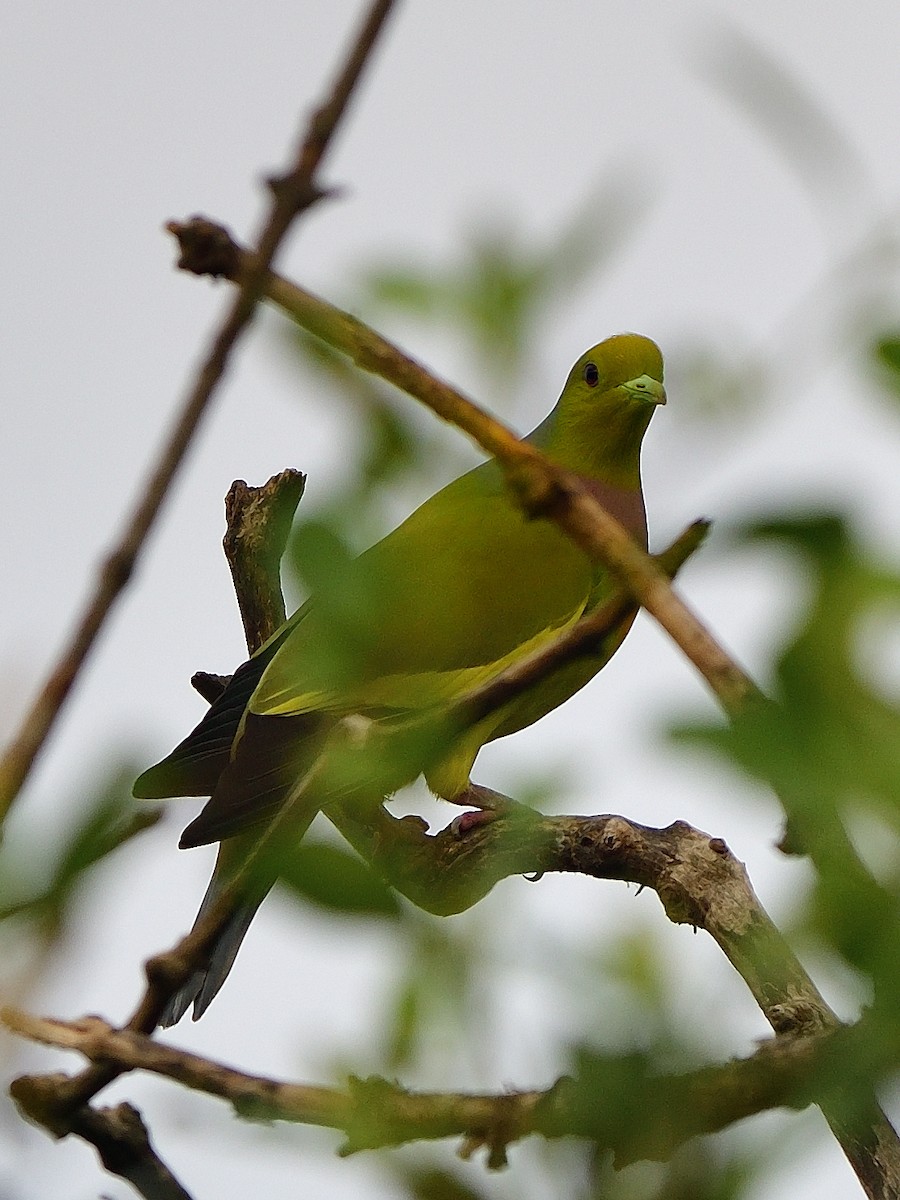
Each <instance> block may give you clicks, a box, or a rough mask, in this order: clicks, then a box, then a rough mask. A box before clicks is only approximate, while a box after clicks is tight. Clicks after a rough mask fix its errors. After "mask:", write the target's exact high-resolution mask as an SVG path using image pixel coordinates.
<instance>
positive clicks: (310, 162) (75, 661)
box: [0, 0, 392, 826]
mask: <svg viewBox="0 0 900 1200" xmlns="http://www.w3.org/2000/svg"><path fill="white" fill-rule="evenodd" d="M391 8H392V0H375V3H373V4H372V6H371V9H370V11H369V13H368V15H367V17H366V20H365V22H364V24H363V26H362V28H361V30H360V33H359V35H358V36H357V38H356V39H355V41H354V43H353V46H352V47H351V50H350V53H349V55H348V57H347V60H346V64H345V66H344V67H343V69H342V70H341V72H340V75H339V77H338V79H337V82H336V84H335V86H334V88H333V90H332V92H331V94H330V96H329V97H328V99H327V100H326V101H325V103H324V104H323V105H322V106H321V108H319V109H318V110H317V111H316V112H315V113H314V114H313V117H312V119H311V121H310V125H309V129H308V132H307V135H306V138H305V140H304V142H303V144H302V145H301V147H300V149H299V151H298V154H297V156H296V161H295V163H294V165H293V166H292V168H291V169H290V170H289V171H288V172H287V173H286V174H285V175H283V176H281V177H280V178H278V179H276V180H272V181H270V183H271V188H272V197H273V199H272V203H271V205H270V207H269V212H268V214H267V216H266V219H265V221H264V223H263V226H262V229H261V232H260V234H259V237H258V239H257V250H256V252H255V254H254V256H253V259H254V261H253V265H252V267H250V268H249V269H248V270H247V271H246V272H245V273H244V275H243V277H242V279H241V282H240V285H239V287H238V292H237V294H236V296H235V297H234V299H233V301H232V303H231V305H230V307H229V309H228V312H227V314H226V316H225V319H224V321H223V322H222V324H221V326H220V328H219V330H218V332H217V333H216V335H215V337H214V338H213V340H212V344H211V346H210V348H209V350H208V351H207V354H206V357H205V359H204V361H203V363H202V365H201V367H200V369H199V371H198V372H197V377H196V380H195V382H194V384H193V386H192V388H191V390H190V393H189V394H188V397H187V399H186V401H185V404H184V408H183V410H182V413H181V415H180V416H179V418H178V420H177V422H176V424H175V427H174V429H173V430H172V432H171V433H170V435H169V439H168V441H167V442H166V444H165V446H164V447H163V450H162V452H161V453H160V456H159V459H158V461H157V463H156V466H155V467H154V468H153V470H152V471H151V473H150V476H149V478H148V480H147V483H146V485H145V488H144V492H143V495H142V496H141V497H140V499H139V501H138V504H137V506H136V508H135V509H134V512H133V513H132V515H131V517H130V518H129V519H128V521H127V522H126V525H125V529H124V530H123V533H122V536H121V538H120V540H119V542H118V544H117V546H116V547H115V549H114V550H113V551H112V553H111V554H110V555H109V556H108V557H107V559H106V561H105V562H104V563H103V565H102V567H101V569H100V572H99V575H98V578H97V582H96V585H95V588H94V593H93V595H92V596H91V597H90V598H89V600H88V603H87V606H86V608H85V610H84V613H83V614H82V616H81V617H80V619H79V620H78V622H77V623H76V626H75V629H74V631H73V633H72V636H71V639H70V641H69V643H68V645H67V646H66V647H65V648H64V650H63V651H62V653H61V655H60V658H59V660H58V662H57V664H56V665H55V667H54V668H53V670H52V671H51V673H50V677H49V678H48V679H47V681H46V682H45V684H44V686H43V688H42V689H41V691H40V693H39V695H38V697H37V699H36V700H35V701H34V703H33V705H32V707H31V709H30V710H29V712H28V713H27V714H26V716H25V719H24V721H23V722H22V725H21V727H20V729H19V731H18V733H17V734H16V736H15V738H14V739H13V741H12V742H11V743H10V745H9V746H8V747H7V749H6V751H5V753H4V755H3V757H2V759H0V826H2V824H3V821H4V819H5V817H6V814H7V812H8V811H9V808H10V806H11V805H12V804H13V802H14V801H15V798H16V796H17V795H18V794H19V791H20V790H21V787H22V784H23V783H24V782H25V779H26V778H27V776H28V773H29V772H30V770H31V768H32V766H33V764H34V761H35V759H36V758H37V756H38V754H39V753H40V750H41V748H42V747H43V745H44V743H45V742H46V740H47V737H48V736H49V734H50V731H51V729H52V728H53V725H54V723H55V721H56V718H57V716H58V714H59V712H60V710H61V709H62V706H63V704H64V703H65V701H66V698H67V696H68V695H69V693H70V691H71V689H72V686H73V684H74V683H75V680H76V678H77V677H78V674H79V672H80V670H81V667H82V665H83V664H84V662H85V660H86V659H87V656H88V654H89V653H90V651H91V649H92V647H93V645H94V642H95V640H96V638H97V635H98V633H99V632H100V630H101V628H102V627H103V624H104V622H105V621H106V618H107V616H108V614H109V612H110V611H111V609H112V606H113V604H114V603H115V601H116V599H117V597H118V596H119V594H120V593H121V592H122V590H123V589H124V588H125V586H126V584H127V583H128V581H129V579H130V578H131V575H132V573H133V571H134V567H135V564H136V562H137V560H138V557H139V555H140V552H141V549H142V547H143V545H144V542H145V540H146V537H147V534H148V533H149V532H150V529H151V528H152V526H153V524H154V522H155V520H156V518H157V516H158V514H159V511H160V509H161V507H162V504H163V501H164V499H165V497H166V495H167V494H168V491H169V488H170V486H171V484H172V481H173V480H174V478H175V476H176V474H177V472H178V469H179V467H180V466H181V464H182V462H183V461H184V456H185V452H186V451H187V448H188V446H189V445H190V443H191V441H192V440H193V438H194V435H195V434H196V432H197V429H198V428H199V425H200V422H201V420H202V418H203V416H204V414H205V412H206V410H207V407H208V404H209V401H210V398H211V397H212V395H213V392H214V390H215V388H216V386H217V384H218V383H219V380H220V379H221V378H222V376H223V375H224V373H225V370H226V367H227V365H228V361H229V358H230V356H231V352H232V350H233V348H234V346H235V344H236V343H237V340H238V338H239V337H240V335H241V334H242V332H243V331H244V329H245V328H246V327H247V326H248V325H249V323H250V321H251V320H252V318H253V313H254V309H255V307H256V302H257V300H258V298H259V296H260V294H261V292H262V289H263V287H264V285H265V281H266V279H267V277H268V269H269V265H270V263H271V262H272V260H273V258H274V256H275V253H276V252H277V250H278V248H279V246H280V244H281V242H282V239H283V238H284V236H285V234H286V233H287V231H288V229H289V227H290V225H291V223H292V222H293V221H294V219H295V218H296V217H297V216H298V215H299V214H300V213H301V212H303V211H304V210H305V209H306V208H309V207H310V205H312V204H313V203H315V201H316V200H318V199H319V198H320V197H321V196H322V194H323V193H322V192H321V191H320V190H319V188H318V186H317V184H316V182H315V173H316V171H317V169H318V167H319V164H320V163H321V161H322V158H323V156H324V154H325V152H326V150H327V148H328V146H329V145H330V143H331V140H332V137H333V135H334V132H335V130H336V129H337V126H338V124H339V122H340V119H341V117H342V116H343V114H344V112H345V111H346V108H347V104H348V103H349V100H350V97H351V95H352V93H353V90H354V88H355V86H356V84H357V82H358V80H359V78H360V75H361V74H362V71H363V68H364V67H365V64H366V62H367V61H368V58H369V56H370V54H371V51H372V49H373V47H374V44H375V41H376V39H377V37H378V33H379V31H380V30H381V28H382V26H383V24H384V21H385V18H386V17H387V15H388V13H389V12H390V10H391Z"/></svg>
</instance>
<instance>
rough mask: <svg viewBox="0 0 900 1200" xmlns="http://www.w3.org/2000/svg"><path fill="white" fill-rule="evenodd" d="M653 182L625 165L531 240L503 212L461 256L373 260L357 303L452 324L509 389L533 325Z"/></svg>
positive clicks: (621, 234) (489, 373) (582, 279)
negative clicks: (440, 261)
mask: <svg viewBox="0 0 900 1200" xmlns="http://www.w3.org/2000/svg"><path fill="white" fill-rule="evenodd" d="M650 194H651V189H649V188H647V187H646V186H640V184H639V181H638V180H636V178H635V176H634V172H629V171H627V170H626V169H624V168H622V169H619V170H617V171H616V172H615V175H614V176H612V175H611V182H609V183H608V184H606V185H605V186H603V187H601V188H598V189H595V190H594V191H593V192H592V193H591V194H590V195H589V196H588V197H587V198H586V199H585V201H584V202H583V203H582V204H581V205H580V206H579V207H578V208H577V209H576V210H575V211H573V212H572V213H571V214H570V215H569V216H568V218H566V219H565V220H564V222H563V223H562V226H561V227H560V229H559V230H558V231H557V233H556V234H555V236H553V237H551V238H550V239H547V240H545V242H544V244H543V245H536V242H537V239H536V238H534V237H533V236H531V235H526V234H523V233H518V232H516V231H515V230H513V229H512V227H511V225H510V223H509V221H504V222H503V223H500V222H495V223H493V224H490V223H488V222H485V221H482V222H481V223H480V224H479V226H478V227H477V228H476V229H474V230H473V231H471V232H470V233H469V235H468V237H467V239H466V240H465V242H464V252H463V255H462V257H461V258H460V259H459V261H458V262H456V263H453V264H452V265H450V266H446V267H439V266H435V265H434V264H433V263H428V264H426V263H421V264H420V263H413V262H408V263H405V264H403V265H397V264H396V263H392V264H390V265H387V266H377V265H375V266H372V267H371V268H370V269H369V270H368V271H367V272H366V273H365V274H364V275H363V277H362V281H361V293H362V299H361V306H362V308H363V309H364V310H368V309H369V308H374V310H375V312H376V313H378V312H380V311H382V312H383V311H385V310H387V311H400V312H403V313H406V314H407V315H411V316H414V317H418V318H420V319H424V320H435V321H440V322H441V323H442V324H443V325H444V326H446V325H447V324H450V325H451V326H455V328H456V329H457V330H458V331H459V332H460V333H461V334H462V336H463V338H464V339H465V341H466V342H467V343H468V345H469V349H470V352H471V354H472V355H473V358H474V359H475V361H476V363H477V364H478V366H479V368H480V369H481V370H482V371H483V372H484V374H485V377H486V379H487V381H488V385H489V386H491V387H493V388H497V387H499V388H501V389H503V390H505V391H507V392H509V391H512V390H513V389H514V388H515V387H516V386H517V385H518V383H519V381H520V380H521V379H522V377H523V375H524V374H526V373H527V370H528V366H529V358H530V354H529V351H530V348H531V346H532V345H534V343H535V341H536V332H537V328H538V325H539V324H540V323H541V322H543V321H546V319H547V317H548V315H549V312H550V309H551V308H552V306H553V305H554V304H556V303H557V302H559V301H562V300H566V301H571V300H572V299H573V297H574V294H575V293H576V292H577V290H578V288H580V287H581V286H583V285H584V284H585V283H586V282H587V281H588V280H589V279H590V278H592V277H596V275H597V272H598V271H599V269H600V268H601V266H602V265H603V263H604V262H605V261H606V260H607V259H608V258H609V256H610V255H611V254H612V253H613V252H614V251H615V250H617V249H618V248H619V247H620V246H621V244H622V243H623V242H624V241H625V239H626V238H627V236H628V234H629V233H630V232H631V229H632V228H633V227H634V225H635V224H636V223H637V222H638V221H639V220H640V219H641V218H642V216H643V214H644V211H645V204H644V203H643V202H642V201H641V199H638V200H636V199H635V197H639V198H642V197H646V196H649V195H650Z"/></svg>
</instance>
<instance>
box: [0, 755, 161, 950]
mask: <svg viewBox="0 0 900 1200" xmlns="http://www.w3.org/2000/svg"><path fill="white" fill-rule="evenodd" d="M134 775H135V771H134V768H133V767H132V766H131V765H130V764H129V765H128V766H126V767H122V768H120V769H118V770H116V771H115V772H114V773H113V774H112V775H111V777H110V778H109V779H108V780H107V781H106V783H105V785H104V786H103V790H102V791H100V792H99V794H98V795H97V797H96V799H95V800H94V802H93V804H91V805H90V806H89V807H88V808H87V809H86V810H85V812H84V813H83V815H82V816H81V819H80V820H79V822H78V823H77V825H76V826H75V828H74V829H73V830H72V831H71V832H70V833H69V835H68V836H67V839H66V840H65V841H64V842H63V844H62V845H61V846H60V847H59V850H58V857H57V860H56V863H55V865H54V867H53V871H52V876H51V878H50V880H49V882H48V883H47V884H45V885H44V886H42V887H40V888H39V889H38V890H36V891H31V890H30V889H31V888H33V881H34V880H35V879H41V878H42V877H45V873H46V865H45V862H44V861H42V862H41V863H40V866H39V867H38V865H37V864H35V863H31V862H29V855H28V851H27V850H25V851H24V852H23V850H22V849H21V848H20V847H17V846H15V844H14V842H11V841H7V842H5V843H4V849H3V854H2V857H0V919H3V918H9V917H14V916H15V917H22V916H24V917H27V918H28V919H29V920H32V921H34V922H35V923H37V925H38V926H39V927H40V928H41V930H42V933H43V934H44V935H45V936H47V937H54V936H56V934H57V933H58V931H59V929H60V927H61V926H62V924H63V922H64V920H65V915H66V912H67V911H68V907H69V904H70V903H71V900H72V897H73V894H74V892H75V891H76V889H77V888H78V886H79V885H80V883H81V881H82V879H83V877H84V876H85V875H86V874H88V873H89V872H90V871H91V869H92V868H93V867H94V866H95V865H96V864H97V863H99V862H101V861H102V860H103V859H105V858H106V857H107V856H108V855H110V854H112V853H113V852H114V851H115V850H117V849H118V848H119V846H122V845H124V843H125V842H127V841H130V840H131V838H133V837H136V836H137V834H139V833H142V832H143V831H144V830H145V829H149V828H151V827H152V826H153V825H155V824H156V822H157V821H158V820H159V819H160V817H161V816H162V813H163V809H162V807H161V806H149V805H146V804H140V805H138V804H135V802H134V800H133V799H132V798H131V784H132V781H133V779H134ZM41 857H42V859H43V855H42V856H41Z"/></svg>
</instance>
